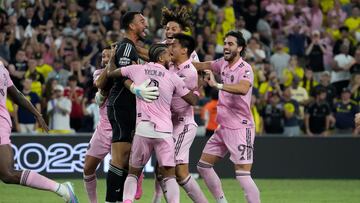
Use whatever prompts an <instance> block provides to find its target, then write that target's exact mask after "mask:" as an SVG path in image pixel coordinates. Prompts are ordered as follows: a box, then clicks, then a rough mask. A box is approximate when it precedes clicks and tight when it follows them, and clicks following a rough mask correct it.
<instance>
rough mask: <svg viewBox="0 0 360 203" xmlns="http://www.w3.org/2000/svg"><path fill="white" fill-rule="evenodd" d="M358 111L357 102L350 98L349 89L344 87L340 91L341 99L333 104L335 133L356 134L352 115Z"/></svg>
mask: <svg viewBox="0 0 360 203" xmlns="http://www.w3.org/2000/svg"><path fill="white" fill-rule="evenodd" d="M358 112H359V109H358V104H357V103H356V102H355V101H352V100H351V90H350V89H349V88H344V89H343V90H342V93H341V100H340V101H338V102H336V103H335V106H334V116H335V119H336V129H337V134H343V133H354V134H357V133H356V132H355V123H354V117H355V114H356V113H358Z"/></svg>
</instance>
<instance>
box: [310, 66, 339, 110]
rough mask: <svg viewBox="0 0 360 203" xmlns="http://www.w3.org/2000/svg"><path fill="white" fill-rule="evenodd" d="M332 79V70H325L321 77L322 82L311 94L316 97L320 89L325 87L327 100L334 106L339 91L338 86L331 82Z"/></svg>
mask: <svg viewBox="0 0 360 203" xmlns="http://www.w3.org/2000/svg"><path fill="white" fill-rule="evenodd" d="M330 80H331V75H330V72H328V71H325V72H323V73H322V74H321V77H320V84H318V85H317V86H316V87H315V88H314V91H313V92H311V96H312V97H314V98H315V97H316V92H318V91H320V89H325V90H326V101H327V102H328V104H329V105H330V106H333V104H334V100H335V99H336V97H337V92H336V88H335V87H334V86H333V85H332V84H330Z"/></svg>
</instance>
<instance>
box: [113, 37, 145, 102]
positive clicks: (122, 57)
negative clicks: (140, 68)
mask: <svg viewBox="0 0 360 203" xmlns="http://www.w3.org/2000/svg"><path fill="white" fill-rule="evenodd" d="M138 59H139V55H138V53H137V51H136V48H135V44H134V42H132V41H131V40H130V39H128V38H124V39H123V40H122V41H121V42H119V44H118V48H117V51H116V55H115V64H116V67H117V68H121V67H125V66H129V65H131V64H134V63H137V62H138ZM126 79H128V78H126V77H121V78H116V79H115V80H114V85H113V87H112V89H111V91H110V94H109V98H108V99H109V101H108V106H125V107H126V108H135V107H136V100H135V95H133V94H132V93H131V92H130V90H128V89H127V88H126V87H125V86H124V82H125V80H126Z"/></svg>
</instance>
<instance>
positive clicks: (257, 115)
mask: <svg viewBox="0 0 360 203" xmlns="http://www.w3.org/2000/svg"><path fill="white" fill-rule="evenodd" d="M254 92H256V93H254ZM258 96H259V94H258V93H257V91H255V90H254V91H253V94H252V96H251V113H252V115H253V117H254V122H255V133H256V135H257V136H260V135H262V134H263V132H264V121H263V119H262V117H261V112H260V111H259V109H258V107H257V104H258V100H257V97H258Z"/></svg>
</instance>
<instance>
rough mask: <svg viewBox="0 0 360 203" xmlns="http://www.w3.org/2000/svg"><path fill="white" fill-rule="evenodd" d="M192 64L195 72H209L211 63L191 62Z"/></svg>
mask: <svg viewBox="0 0 360 203" xmlns="http://www.w3.org/2000/svg"><path fill="white" fill-rule="evenodd" d="M192 64H193V65H194V66H195V68H196V70H198V71H199V70H200V71H201V70H211V69H212V68H211V61H206V62H194V61H193V62H192Z"/></svg>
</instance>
